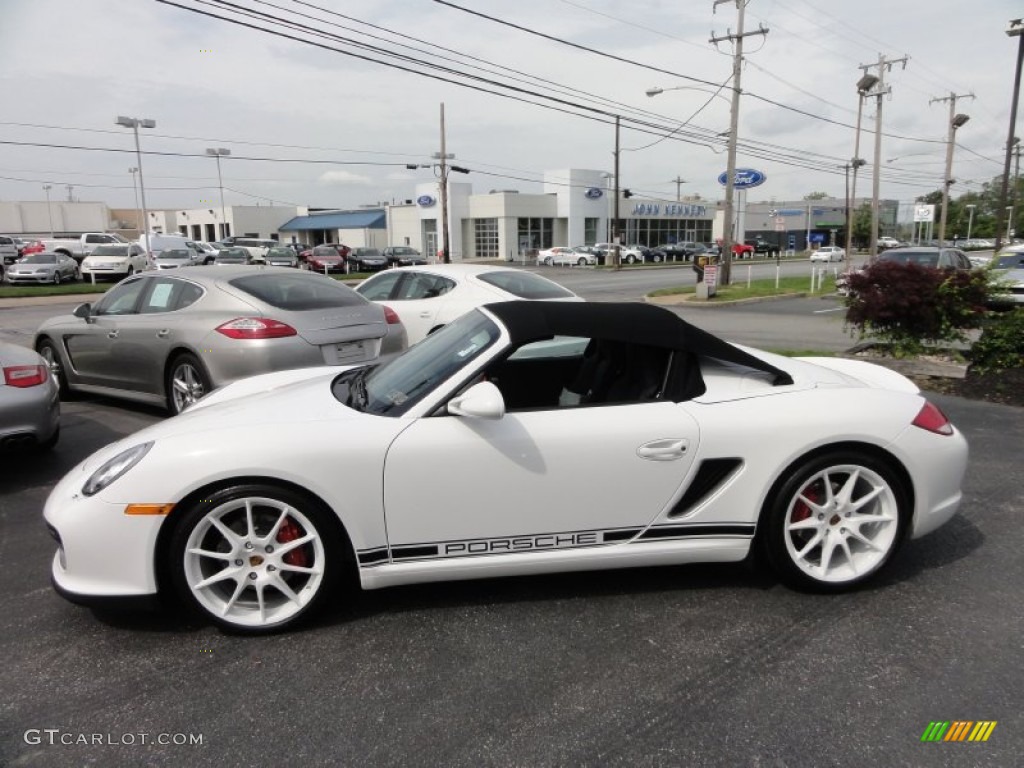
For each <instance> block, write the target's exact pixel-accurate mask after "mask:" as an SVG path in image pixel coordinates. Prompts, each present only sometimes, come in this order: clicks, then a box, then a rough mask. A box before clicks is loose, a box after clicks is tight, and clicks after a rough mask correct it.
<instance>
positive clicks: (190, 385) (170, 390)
mask: <svg viewBox="0 0 1024 768" xmlns="http://www.w3.org/2000/svg"><path fill="white" fill-rule="evenodd" d="M211 389H213V387H212V385H211V384H210V376H209V374H207V373H206V369H205V368H204V367H203V364H202V363H201V362H199V359H198V358H197V357H196V356H195V355H193V354H191V353H188V352H183V353H181V354H180V355H178V356H177V357H175V358H174V360H173V361H172V362H171V365H170V366H169V367H168V369H167V379H166V382H165V391H166V393H167V410H168V411H169V412H170V414H171V415H172V416H176V415H178V414H179V413H181V412H182V411H183V410H185V408H187V407H188V406H190V405H192V403H194V402H196V401H197V400H199V399H200V398H201V397H203V395H206V394H208V393H209V392H210V390H211Z"/></svg>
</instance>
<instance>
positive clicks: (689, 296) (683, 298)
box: [644, 291, 807, 309]
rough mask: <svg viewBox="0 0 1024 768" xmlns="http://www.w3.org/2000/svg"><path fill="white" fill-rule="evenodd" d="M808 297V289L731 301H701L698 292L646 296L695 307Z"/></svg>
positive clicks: (648, 299)
mask: <svg viewBox="0 0 1024 768" xmlns="http://www.w3.org/2000/svg"><path fill="white" fill-rule="evenodd" d="M806 297H807V292H806V291H799V292H797V293H780V294H778V295H777V296H753V297H751V298H749V299H732V300H730V301H714V302H712V301H699V300H698V299H697V296H696V294H693V293H680V294H673V295H671V296H644V301H646V302H647V303H648V304H658V305H660V306H669V307H682V306H687V307H694V308H695V309H698V308H699V309H714V308H715V307H732V306H736V305H739V304H761V303H763V302H766V301H782V300H783V299H803V298H806Z"/></svg>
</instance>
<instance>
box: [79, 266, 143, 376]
mask: <svg viewBox="0 0 1024 768" xmlns="http://www.w3.org/2000/svg"><path fill="white" fill-rule="evenodd" d="M145 283H146V281H145V280H144V279H143V278H141V277H136V278H129V279H127V280H124V281H122V282H120V283H118V284H117V285H115V286H114V287H113V288H111V289H110V290H109V291H107V292H106V294H104V296H103V298H102V299H101V300H100V301H99V302H97V303H96V305H95V306H94V307H93V308H92V312H91V314H90V316H89V317H88V318H87V319H81V320H79V321H77V322H76V324H75V325H74V329H73V330H71V331H67V332H65V333H64V334H63V341H64V348H65V349H66V350H67V353H68V362H69V363H70V365H71V369H72V371H73V374H74V376H75V378H76V379H77V380H78V381H80V382H81V383H82V384H90V385H93V386H103V387H118V388H120V387H121V386H122V384H121V382H122V379H123V374H122V372H120V371H119V370H118V369H117V365H116V364H115V363H114V362H113V359H114V350H115V348H116V347H117V345H118V343H119V337H120V335H121V324H122V322H123V321H124V320H125V318H128V317H131V316H132V315H134V314H135V313H136V312H137V311H138V304H139V299H140V298H141V297H142V293H143V291H144V289H145Z"/></svg>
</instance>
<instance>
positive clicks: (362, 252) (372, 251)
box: [359, 248, 380, 257]
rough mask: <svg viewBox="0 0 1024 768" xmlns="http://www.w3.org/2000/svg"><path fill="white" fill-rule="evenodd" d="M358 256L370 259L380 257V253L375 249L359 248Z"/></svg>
mask: <svg viewBox="0 0 1024 768" xmlns="http://www.w3.org/2000/svg"><path fill="white" fill-rule="evenodd" d="M359 255H360V256H371V257H373V256H380V251H378V250H377V249H376V248H360V249H359Z"/></svg>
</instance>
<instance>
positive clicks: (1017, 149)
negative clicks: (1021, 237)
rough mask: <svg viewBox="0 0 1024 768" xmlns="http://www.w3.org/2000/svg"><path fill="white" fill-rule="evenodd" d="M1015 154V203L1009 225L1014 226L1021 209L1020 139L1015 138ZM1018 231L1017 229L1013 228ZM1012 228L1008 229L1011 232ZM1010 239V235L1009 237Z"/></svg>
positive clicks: (1011, 208)
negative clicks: (1019, 206) (1019, 204)
mask: <svg viewBox="0 0 1024 768" xmlns="http://www.w3.org/2000/svg"><path fill="white" fill-rule="evenodd" d="M1013 152H1014V155H1015V156H1016V160H1014V163H1013V202H1012V203H1011V204H1010V220H1009V221H1008V222H1007V224H1012V223H1013V222H1014V219H1015V218H1017V217H1018V216H1019V215H1020V208H1018V207H1017V206H1018V203H1019V197H1020V139H1019V138H1016V137H1014V139H1013ZM1012 228H1013V229H1016V227H1015V226H1014V227H1012ZM1010 229H1011V227H1009V226H1008V227H1007V230H1008V231H1009V230H1010ZM1007 238H1009V235H1007Z"/></svg>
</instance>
